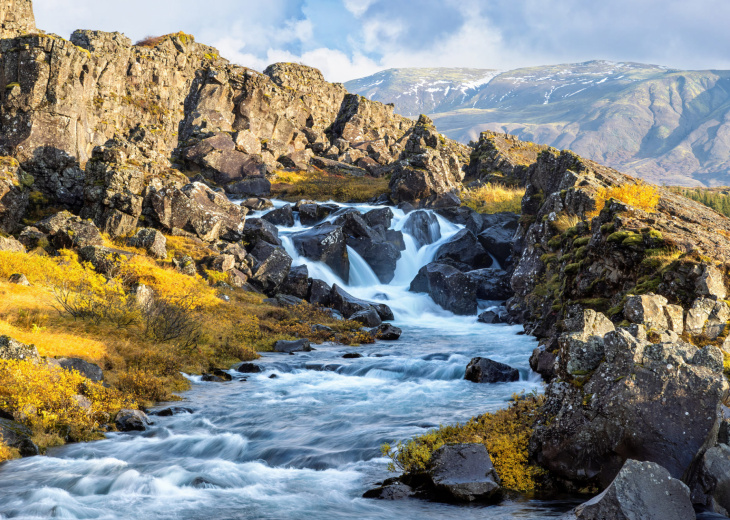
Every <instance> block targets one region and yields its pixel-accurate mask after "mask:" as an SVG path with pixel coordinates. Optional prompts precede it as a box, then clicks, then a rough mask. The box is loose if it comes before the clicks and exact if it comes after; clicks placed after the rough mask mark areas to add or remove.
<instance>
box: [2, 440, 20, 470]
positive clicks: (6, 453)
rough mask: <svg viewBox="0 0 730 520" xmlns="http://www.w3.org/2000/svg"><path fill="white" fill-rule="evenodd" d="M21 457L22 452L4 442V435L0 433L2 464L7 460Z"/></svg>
mask: <svg viewBox="0 0 730 520" xmlns="http://www.w3.org/2000/svg"><path fill="white" fill-rule="evenodd" d="M19 457H20V453H18V450H16V449H14V448H11V447H9V446H8V445H7V444H5V443H4V442H3V436H2V435H0V464H2V463H3V462H5V461H6V460H12V459H17V458H19Z"/></svg>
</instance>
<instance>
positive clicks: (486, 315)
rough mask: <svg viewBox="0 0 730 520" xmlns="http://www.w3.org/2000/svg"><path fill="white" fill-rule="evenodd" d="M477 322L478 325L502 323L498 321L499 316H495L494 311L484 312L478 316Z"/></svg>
mask: <svg viewBox="0 0 730 520" xmlns="http://www.w3.org/2000/svg"><path fill="white" fill-rule="evenodd" d="M477 321H479V322H480V323H489V324H492V323H502V320H500V319H499V314H497V313H496V312H494V311H484V312H483V313H481V314H480V315H479V317H478V318H477Z"/></svg>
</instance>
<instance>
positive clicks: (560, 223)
mask: <svg viewBox="0 0 730 520" xmlns="http://www.w3.org/2000/svg"><path fill="white" fill-rule="evenodd" d="M580 222H581V218H580V217H578V216H577V215H568V214H567V213H561V215H560V216H559V217H558V218H557V219H555V220H554V221H553V223H552V225H553V227H554V228H555V230H556V231H558V232H559V233H565V232H566V231H568V230H569V229H570V228H572V227H575V226H577V225H578V223H580Z"/></svg>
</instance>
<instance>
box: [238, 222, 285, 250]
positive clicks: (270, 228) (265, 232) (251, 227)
mask: <svg viewBox="0 0 730 520" xmlns="http://www.w3.org/2000/svg"><path fill="white" fill-rule="evenodd" d="M243 240H244V241H246V242H247V243H248V244H249V245H250V246H251V247H254V246H256V244H258V243H259V242H260V241H264V242H268V243H269V244H273V245H275V246H280V245H281V240H279V230H278V229H276V226H275V225H273V224H272V223H271V222H267V221H266V220H264V219H260V218H249V219H246V223H245V224H244V226H243Z"/></svg>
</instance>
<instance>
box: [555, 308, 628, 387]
mask: <svg viewBox="0 0 730 520" xmlns="http://www.w3.org/2000/svg"><path fill="white" fill-rule="evenodd" d="M573 321H574V323H571V324H570V325H568V326H572V327H573V328H575V329H576V330H575V331H574V332H566V333H564V334H562V335H561V336H560V338H559V339H558V345H559V347H560V357H559V362H558V374H559V375H561V376H563V377H567V378H570V377H573V376H576V375H586V374H588V373H589V372H591V371H593V370H595V369H596V368H597V367H598V365H599V364H600V363H601V361H602V360H603V357H604V345H603V337H604V336H605V335H606V334H607V333H609V332H611V331H613V330H615V327H614V325H613V323H611V320H609V319H608V318H606V316H604V315H603V314H601V313H600V312H595V311H592V310H590V309H586V310H585V311H583V313H582V319H581V318H580V317H579V318H576V319H575V320H573Z"/></svg>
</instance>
